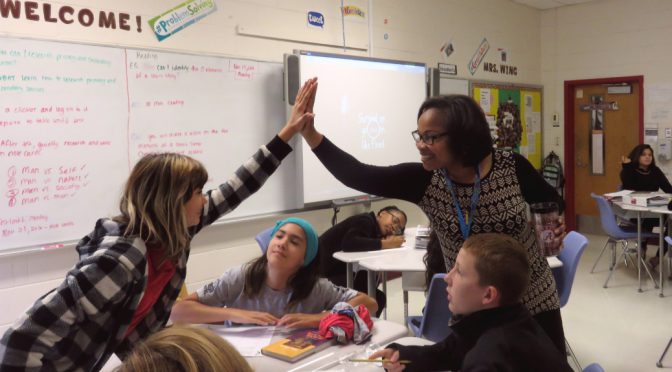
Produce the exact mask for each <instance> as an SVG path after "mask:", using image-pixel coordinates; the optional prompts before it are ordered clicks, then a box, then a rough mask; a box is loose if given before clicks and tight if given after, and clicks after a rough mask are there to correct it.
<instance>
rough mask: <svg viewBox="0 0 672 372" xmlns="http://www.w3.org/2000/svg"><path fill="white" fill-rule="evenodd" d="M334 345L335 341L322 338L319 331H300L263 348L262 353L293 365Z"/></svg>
mask: <svg viewBox="0 0 672 372" xmlns="http://www.w3.org/2000/svg"><path fill="white" fill-rule="evenodd" d="M332 344H333V339H328V338H324V337H322V336H320V333H319V332H318V331H317V329H300V330H297V331H294V332H292V333H290V334H289V335H288V336H287V337H286V338H283V339H282V340H278V341H276V342H274V343H272V344H270V345H268V346H265V347H263V348H261V353H262V354H264V355H268V356H270V357H274V358H278V359H282V360H285V361H288V362H292V363H293V362H296V361H297V360H300V359H303V358H305V357H307V356H309V355H311V354H314V353H317V352H318V351H320V350H322V349H324V348H326V347H328V346H330V345H332Z"/></svg>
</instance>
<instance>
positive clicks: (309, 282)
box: [171, 217, 378, 328]
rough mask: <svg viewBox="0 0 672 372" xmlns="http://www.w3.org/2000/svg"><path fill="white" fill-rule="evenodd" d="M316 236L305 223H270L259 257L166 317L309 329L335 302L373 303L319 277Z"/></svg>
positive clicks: (374, 306)
mask: <svg viewBox="0 0 672 372" xmlns="http://www.w3.org/2000/svg"><path fill="white" fill-rule="evenodd" d="M317 250H318V239H317V233H316V232H315V230H314V229H313V227H312V226H311V225H310V223H308V221H306V220H303V219H301V218H296V217H290V218H287V219H284V220H280V221H278V222H277V223H276V224H275V227H274V228H273V230H272V233H271V240H270V242H269V244H268V247H267V249H266V250H265V252H264V254H263V255H262V256H260V257H258V258H256V259H254V260H252V261H251V262H249V263H248V264H245V265H241V266H239V267H235V268H232V269H229V270H227V271H226V272H225V273H224V274H223V275H222V276H221V277H220V278H218V279H217V280H215V281H214V282H212V283H209V284H207V285H206V286H204V287H203V288H201V289H199V290H198V291H196V292H195V293H192V294H190V295H189V296H187V297H186V298H185V299H184V300H183V301H179V302H177V303H176V304H175V305H174V306H173V311H172V314H171V318H172V319H173V320H174V321H178V322H188V323H219V322H222V321H227V322H230V323H243V324H259V325H272V324H275V325H280V326H286V327H291V328H314V327H317V326H319V323H320V320H321V319H322V318H323V317H324V316H326V315H328V314H329V313H328V312H325V311H326V310H331V308H332V307H333V306H334V305H335V304H336V303H338V302H347V303H349V304H350V305H352V306H357V305H360V304H362V305H364V306H366V307H367V308H368V309H369V312H371V313H372V314H375V312H376V310H377V308H378V305H377V304H376V301H375V300H374V299H372V298H371V297H369V296H367V295H366V294H364V293H361V292H357V291H355V290H352V289H348V288H343V287H339V286H337V285H335V284H333V283H331V282H330V281H329V280H328V279H326V278H320V277H319V273H318V263H317V261H316V260H315V257H316V256H317Z"/></svg>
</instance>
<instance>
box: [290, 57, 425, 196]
mask: <svg viewBox="0 0 672 372" xmlns="http://www.w3.org/2000/svg"><path fill="white" fill-rule="evenodd" d="M425 70H426V69H425V64H423V63H413V62H403V61H392V60H381V59H370V58H362V57H350V56H342V55H334V54H324V53H314V52H305V51H302V52H300V54H299V71H300V72H299V75H300V81H301V82H303V81H305V80H306V79H309V78H311V77H313V76H317V77H318V83H319V86H318V91H317V99H316V101H315V115H316V116H315V126H316V128H317V129H318V130H319V131H320V132H322V133H323V134H324V135H325V136H327V137H328V138H329V139H330V140H331V141H332V142H333V143H335V144H336V145H337V146H339V147H340V148H342V149H343V150H345V151H346V152H348V153H350V154H351V155H353V156H354V157H355V158H357V159H359V161H361V162H363V163H367V164H374V165H393V164H398V163H403V162H413V161H418V159H419V155H418V151H417V149H416V148H415V142H414V141H413V138H412V137H411V131H413V130H415V129H416V121H417V119H416V117H417V112H418V108H420V105H421V104H422V102H423V101H424V99H425V97H426V94H427V93H426V91H427V83H426V73H425ZM299 159H300V160H299V161H300V164H299V166H300V167H301V168H302V172H303V174H302V178H303V201H304V204H305V203H315V202H322V201H327V200H334V199H342V198H348V197H352V196H357V195H361V193H360V192H358V191H355V190H353V189H350V188H348V187H346V186H344V185H343V184H342V183H340V182H339V181H338V180H336V179H335V178H334V177H333V176H332V175H331V173H329V172H328V171H327V170H326V168H324V166H323V165H322V164H321V163H320V162H319V160H318V159H317V157H316V156H315V155H314V154H313V153H312V151H311V150H310V148H309V146H308V145H307V144H306V143H305V142H303V143H302V149H301V156H299Z"/></svg>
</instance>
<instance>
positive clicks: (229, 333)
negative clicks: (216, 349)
mask: <svg viewBox="0 0 672 372" xmlns="http://www.w3.org/2000/svg"><path fill="white" fill-rule="evenodd" d="M208 328H210V329H211V330H212V331H214V332H215V333H217V334H218V335H220V336H222V337H223V338H224V339H225V340H226V341H228V342H229V343H230V344H231V345H233V347H235V348H236V350H238V352H239V353H240V355H242V356H244V357H254V356H260V355H261V348H262V347H264V346H266V345H268V344H270V343H271V338H272V337H273V332H274V331H275V327H261V326H251V327H245V326H241V327H227V326H221V325H210V326H208Z"/></svg>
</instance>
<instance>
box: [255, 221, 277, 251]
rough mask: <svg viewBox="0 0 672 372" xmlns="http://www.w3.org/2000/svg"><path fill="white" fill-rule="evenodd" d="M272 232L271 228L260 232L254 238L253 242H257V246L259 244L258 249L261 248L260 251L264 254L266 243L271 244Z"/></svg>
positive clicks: (266, 247)
mask: <svg viewBox="0 0 672 372" xmlns="http://www.w3.org/2000/svg"><path fill="white" fill-rule="evenodd" d="M272 232H273V227H269V228H268V229H265V230H262V231H261V232H260V233H259V234H257V236H255V237H254V240H256V241H257V244H259V248H261V251H262V252H263V253H264V254H265V253H266V249H268V243H270V242H271V238H272V236H271V233H272Z"/></svg>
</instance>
